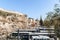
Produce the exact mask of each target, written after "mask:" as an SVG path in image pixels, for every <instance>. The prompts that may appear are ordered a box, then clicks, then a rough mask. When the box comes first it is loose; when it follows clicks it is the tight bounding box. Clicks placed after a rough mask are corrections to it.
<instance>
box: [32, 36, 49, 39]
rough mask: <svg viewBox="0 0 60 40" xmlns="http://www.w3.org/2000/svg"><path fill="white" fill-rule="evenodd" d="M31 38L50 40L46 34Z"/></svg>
mask: <svg viewBox="0 0 60 40" xmlns="http://www.w3.org/2000/svg"><path fill="white" fill-rule="evenodd" d="M32 40H50V38H49V37H48V36H32Z"/></svg>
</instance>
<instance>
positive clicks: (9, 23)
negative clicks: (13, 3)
mask: <svg viewBox="0 0 60 40" xmlns="http://www.w3.org/2000/svg"><path fill="white" fill-rule="evenodd" d="M29 20H31V19H28V18H27V15H25V14H22V13H19V12H13V11H7V10H4V9H1V8H0V37H7V36H9V35H10V34H11V33H12V32H14V31H16V30H17V29H27V28H31V27H30V26H32V25H33V26H36V25H37V21H34V20H32V21H30V22H29ZM35 23H36V24H35ZM29 24H30V25H29ZM28 26H29V27H28Z"/></svg>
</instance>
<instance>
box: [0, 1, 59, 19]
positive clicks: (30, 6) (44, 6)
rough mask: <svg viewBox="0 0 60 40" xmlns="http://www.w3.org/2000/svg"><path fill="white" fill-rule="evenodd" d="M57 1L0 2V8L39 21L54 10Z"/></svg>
mask: <svg viewBox="0 0 60 40" xmlns="http://www.w3.org/2000/svg"><path fill="white" fill-rule="evenodd" d="M58 2H59V0H0V8H4V9H6V10H11V11H18V12H21V13H23V14H27V15H28V17H31V18H35V19H39V18H40V16H42V18H43V19H45V18H46V15H47V14H46V13H47V12H49V11H52V10H53V9H54V5H55V4H56V3H58Z"/></svg>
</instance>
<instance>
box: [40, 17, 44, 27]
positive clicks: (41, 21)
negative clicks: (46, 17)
mask: <svg viewBox="0 0 60 40" xmlns="http://www.w3.org/2000/svg"><path fill="white" fill-rule="evenodd" d="M39 23H40V26H43V20H42V16H41V17H40V21H39Z"/></svg>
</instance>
